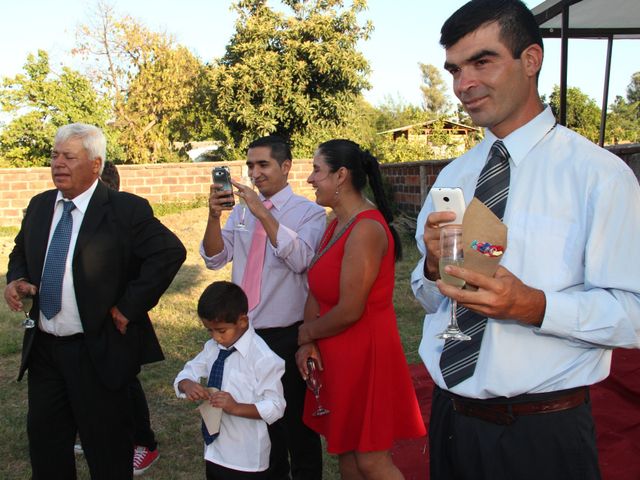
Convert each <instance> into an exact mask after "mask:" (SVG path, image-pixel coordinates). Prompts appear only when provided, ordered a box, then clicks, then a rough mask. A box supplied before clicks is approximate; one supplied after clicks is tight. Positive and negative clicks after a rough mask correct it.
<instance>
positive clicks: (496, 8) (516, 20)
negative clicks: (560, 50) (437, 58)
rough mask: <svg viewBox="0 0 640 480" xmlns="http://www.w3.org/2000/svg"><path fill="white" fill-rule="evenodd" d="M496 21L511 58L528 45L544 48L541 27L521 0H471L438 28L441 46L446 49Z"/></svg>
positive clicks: (518, 56) (518, 54)
mask: <svg viewBox="0 0 640 480" xmlns="http://www.w3.org/2000/svg"><path fill="white" fill-rule="evenodd" d="M491 22H498V25H499V26H500V40H501V41H502V43H504V44H505V45H506V46H507V47H508V48H509V50H510V51H511V55H512V56H513V58H520V55H522V52H523V51H524V50H525V48H527V47H528V46H530V45H533V44H534V43H535V44H538V45H540V48H543V49H544V46H543V44H542V36H541V35H540V29H539V28H538V24H537V23H536V19H535V17H534V16H533V13H532V12H531V10H529V8H528V7H527V6H526V5H525V4H524V3H522V2H521V1H520V0H471V1H470V2H468V3H466V4H464V5H463V6H462V7H460V8H459V9H458V10H457V11H456V12H455V13H454V14H453V15H451V16H450V17H449V18H448V19H447V21H446V22H444V25H442V30H440V45H442V46H443V47H444V48H449V47H452V46H453V45H455V44H456V43H458V41H459V40H460V39H461V38H462V37H464V36H465V35H468V34H469V33H471V32H474V31H476V30H477V29H478V28H480V27H481V26H482V25H484V24H486V23H491Z"/></svg>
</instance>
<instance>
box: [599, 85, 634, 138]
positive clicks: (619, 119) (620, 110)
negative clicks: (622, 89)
mask: <svg viewBox="0 0 640 480" xmlns="http://www.w3.org/2000/svg"><path fill="white" fill-rule="evenodd" d="M631 98H634V97H633V96H631ZM606 141H607V143H609V144H617V143H620V142H633V143H637V142H640V102H637V101H636V102H628V101H625V99H624V98H622V97H621V96H619V95H618V96H617V97H616V99H615V101H614V102H613V104H611V105H610V106H609V114H608V117H607V130H606Z"/></svg>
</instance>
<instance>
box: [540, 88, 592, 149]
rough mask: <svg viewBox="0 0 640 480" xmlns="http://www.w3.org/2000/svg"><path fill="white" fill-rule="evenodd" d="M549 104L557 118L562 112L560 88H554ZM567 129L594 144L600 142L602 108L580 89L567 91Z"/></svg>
mask: <svg viewBox="0 0 640 480" xmlns="http://www.w3.org/2000/svg"><path fill="white" fill-rule="evenodd" d="M549 104H550V105H551V109H552V110H553V113H554V114H555V116H556V118H558V116H559V112H560V87H559V86H558V85H556V86H554V87H553V92H552V93H551V96H550V97H549ZM567 127H569V128H571V129H572V130H575V131H576V132H578V133H579V134H580V135H583V136H585V137H587V138H588V139H589V140H591V141H592V142H597V141H598V136H599V132H600V108H599V107H598V105H597V104H596V102H595V100H594V99H592V98H590V97H589V96H588V95H587V94H585V93H583V92H582V90H580V89H579V88H578V87H569V88H568V89H567Z"/></svg>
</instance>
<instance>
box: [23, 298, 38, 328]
mask: <svg viewBox="0 0 640 480" xmlns="http://www.w3.org/2000/svg"><path fill="white" fill-rule="evenodd" d="M20 300H21V301H22V311H23V312H24V316H25V319H24V320H23V321H22V326H23V327H24V328H33V327H35V326H36V322H34V321H33V320H32V319H31V317H30V316H29V312H30V311H31V308H32V307H33V297H32V296H31V295H28V294H27V295H25V296H23V297H22V298H21V299H20Z"/></svg>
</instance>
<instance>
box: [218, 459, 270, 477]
mask: <svg viewBox="0 0 640 480" xmlns="http://www.w3.org/2000/svg"><path fill="white" fill-rule="evenodd" d="M205 463H206V466H205V473H206V475H207V480H267V478H269V477H268V475H267V471H266V470H265V471H263V472H241V471H240V470H232V469H230V468H226V467H223V466H222V465H218V464H217V463H213V462H209V461H206V462H205Z"/></svg>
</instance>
